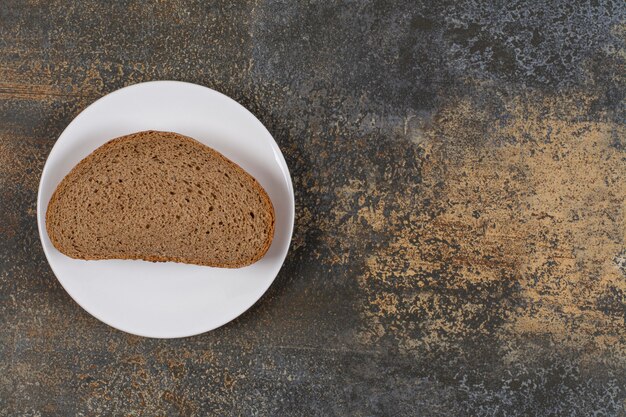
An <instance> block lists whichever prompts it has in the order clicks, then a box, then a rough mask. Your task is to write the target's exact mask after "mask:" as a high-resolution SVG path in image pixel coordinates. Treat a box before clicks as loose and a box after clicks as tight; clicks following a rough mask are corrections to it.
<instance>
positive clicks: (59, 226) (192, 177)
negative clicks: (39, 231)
mask: <svg viewBox="0 0 626 417" xmlns="http://www.w3.org/2000/svg"><path fill="white" fill-rule="evenodd" d="M46 230H47V231H48V236H49V237H50V240H51V242H52V244H53V245H54V246H55V247H56V248H57V249H58V250H59V251H61V252H62V253H64V254H65V255H67V256H70V257H72V258H78V259H143V260H147V261H174V262H184V263H190V264H197V265H208V266H216V267H226V268H237V267H242V266H246V265H250V264H252V263H254V262H256V261H257V260H259V259H261V258H262V257H263V255H265V253H266V252H267V250H268V249H269V247H270V244H271V242H272V238H273V236H274V208H273V206H272V202H271V201H270V199H269V197H268V195H267V193H266V192H265V190H264V189H263V187H261V186H260V185H259V183H258V182H257V181H256V180H255V179H254V178H253V177H252V176H250V175H249V174H248V173H247V172H245V171H244V170H243V169H242V168H241V167H240V166H239V165H237V164H235V163H234V162H232V161H230V160H229V159H227V158H226V157H224V156H223V155H222V154H220V153H219V152H217V151H215V150H213V149H211V148H210V147H208V146H205V145H203V144H201V143H200V142H198V141H196V140H194V139H191V138H189V137H186V136H182V135H179V134H177V133H170V132H157V131H146V132H139V133H134V134H132V135H128V136H123V137H120V138H117V139H113V140H111V141H110V142H108V143H106V144H104V145H103V146H101V147H99V148H98V149H96V150H95V151H94V152H93V153H92V154H91V155H89V156H87V157H86V158H85V159H83V160H82V161H81V162H80V163H79V164H78V165H76V167H74V169H72V171H71V172H70V173H69V174H68V175H67V176H66V177H65V178H64V179H63V181H61V183H60V184H59V186H58V187H57V189H56V190H55V192H54V194H53V195H52V198H51V199H50V203H49V204H48V210H47V212H46Z"/></svg>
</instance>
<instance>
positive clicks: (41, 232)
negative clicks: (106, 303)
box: [36, 80, 296, 339]
mask: <svg viewBox="0 0 626 417" xmlns="http://www.w3.org/2000/svg"><path fill="white" fill-rule="evenodd" d="M149 84H150V85H157V84H162V85H163V84H170V85H172V84H173V85H176V84H178V85H184V86H186V87H193V88H198V89H203V90H206V91H207V92H209V93H210V94H217V95H218V96H221V98H223V99H225V100H227V101H230V102H232V103H234V104H235V105H236V106H237V107H238V108H239V109H241V110H243V111H244V112H245V113H248V115H249V116H251V117H252V118H253V119H254V120H256V122H258V124H259V126H260V127H261V128H262V129H263V130H265V132H266V133H267V134H268V135H269V137H270V138H271V139H272V141H271V143H270V145H271V147H272V148H273V150H274V154H275V156H276V157H278V158H279V161H278V162H279V163H280V164H282V165H283V166H284V168H285V173H286V174H287V175H285V176H284V177H285V178H286V183H287V189H288V191H289V199H290V201H289V202H290V206H289V207H290V211H291V222H289V223H288V228H289V233H288V236H289V239H288V244H287V249H286V251H285V254H284V256H283V259H282V260H281V264H280V268H278V270H277V271H276V274H275V275H274V276H273V277H272V279H271V280H268V283H267V285H266V286H265V288H263V290H262V291H261V292H260V295H259V296H258V297H257V298H256V299H254V301H252V302H251V303H250V305H248V306H247V307H245V308H243V309H242V310H241V311H239V312H238V313H236V314H234V315H233V316H232V317H230V316H229V317H227V318H226V319H225V320H223V321H220V322H219V323H218V324H217V325H212V326H208V327H207V328H206V329H203V330H199V331H195V332H193V333H190V334H180V335H174V336H166V335H151V334H145V333H142V332H140V331H139V332H138V331H135V330H131V329H127V328H124V326H119V325H115V324H112V323H111V322H109V321H108V320H106V319H103V318H102V317H99V315H98V314H94V313H93V312H92V311H91V310H90V309H89V308H88V307H86V306H85V305H84V304H83V303H81V302H80V301H78V299H77V298H76V297H75V296H74V295H73V294H72V292H71V291H70V290H68V288H67V287H66V286H65V285H64V284H63V282H62V280H61V279H60V278H59V275H58V273H57V271H56V270H55V268H54V266H53V265H52V263H51V262H50V257H49V254H48V249H47V248H46V245H45V243H44V233H46V234H47V231H45V230H44V225H43V218H42V210H45V208H44V207H42V205H43V204H42V188H43V185H44V179H45V178H46V176H47V175H46V173H47V171H48V170H49V169H50V158H51V156H52V155H53V154H54V153H55V149H57V146H58V144H59V141H60V140H61V139H62V138H63V136H64V135H65V134H66V133H67V131H68V129H69V128H70V127H71V126H72V125H73V124H74V123H75V122H76V121H77V120H79V119H80V118H81V117H83V116H84V114H85V112H86V111H87V110H89V109H90V108H92V107H93V106H95V105H96V104H97V103H99V102H100V101H102V100H104V99H105V98H109V97H111V96H113V95H118V94H119V93H121V92H122V91H128V90H132V89H135V88H141V87H144V86H146V85H149ZM95 149H97V147H96V148H94V150H95ZM91 152H93V150H92V151H91ZM91 152H90V153H91ZM57 186H58V184H57ZM36 212H37V230H38V232H39V242H40V243H41V247H42V249H43V252H44V255H45V257H46V262H47V263H48V265H49V266H50V269H51V270H52V273H53V274H54V276H55V278H56V279H57V281H58V282H59V284H61V287H62V288H63V289H64V290H65V292H66V293H67V294H68V295H69V296H70V298H71V299H72V300H73V301H74V302H75V303H76V304H78V305H79V306H80V307H81V308H82V309H83V310H85V311H86V312H87V313H88V314H89V315H91V316H92V317H94V318H96V319H97V320H99V321H101V322H102V323H104V324H106V325H108V326H110V327H112V328H114V329H116V330H118V331H122V332H124V333H128V334H131V335H135V336H140V337H146V338H151V339H181V338H186V337H193V336H197V335H201V334H204V333H208V332H210V331H213V330H215V329H218V328H220V327H222V326H224V325H226V324H228V323H230V322H231V321H233V320H235V319H237V318H238V317H240V316H242V315H243V314H244V313H246V312H247V311H248V310H250V309H251V308H252V307H253V306H254V305H255V304H256V303H257V302H258V301H259V300H260V299H261V298H262V297H263V296H264V295H265V294H266V293H267V290H268V289H269V287H270V286H271V285H272V284H273V283H274V281H275V280H276V277H277V276H278V274H279V273H280V271H281V270H282V267H283V266H284V264H285V260H286V259H287V255H288V254H289V251H290V249H291V245H292V242H293V229H294V226H295V217H296V216H295V214H296V213H295V193H294V189H293V181H292V179H291V171H290V169H289V165H288V164H287V161H286V160H285V156H284V155H283V153H282V151H281V149H280V147H279V146H278V143H277V142H276V139H274V136H273V135H272V134H271V132H270V131H269V130H268V129H267V127H266V126H265V125H264V124H263V122H261V121H260V120H259V118H258V117H256V115H255V114H254V113H252V112H251V111H250V110H248V109H247V108H246V107H245V106H243V105H242V104H241V103H239V102H238V101H237V100H235V99H233V98H231V97H229V96H227V95H226V94H224V93H222V92H220V91H217V90H214V89H213V88H210V87H207V86H204V85H200V84H196V83H191V82H187V81H178V80H151V81H144V82H140V83H135V84H130V85H127V86H124V87H122V88H119V89H117V90H114V91H111V92H110V93H107V94H105V95H103V96H102V97H99V98H98V99H96V100H95V101H93V102H91V103H90V104H89V105H87V106H86V107H85V108H83V109H82V110H81V111H80V112H79V113H78V114H77V115H76V116H75V117H74V118H73V119H72V120H71V121H70V122H69V123H68V124H67V126H65V128H64V129H63V131H62V132H61V134H60V135H59V136H58V137H57V139H56V140H55V142H54V145H52V148H51V149H50V152H49V153H48V156H47V157H46V162H45V163H44V166H43V169H42V170H41V177H40V179H39V186H38V189H37V210H36Z"/></svg>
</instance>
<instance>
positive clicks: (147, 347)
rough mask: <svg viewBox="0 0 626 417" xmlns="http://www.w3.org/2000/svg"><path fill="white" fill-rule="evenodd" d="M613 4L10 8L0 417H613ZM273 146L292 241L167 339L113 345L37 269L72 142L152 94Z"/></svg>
mask: <svg viewBox="0 0 626 417" xmlns="http://www.w3.org/2000/svg"><path fill="white" fill-rule="evenodd" d="M625 41H626V4H625V3H624V2H623V1H610V0H590V1H570V0H563V1H545V0H541V1H527V2H523V1H503V2H477V1H476V2H473V1H445V2H444V1H441V2H440V1H432V2H431V1H417V2H413V1H373V0H371V1H363V2H358V1H350V2H341V3H335V2H327V1H314V2H297V3H296V2H284V3H283V2H275V1H250V2H247V1H242V2H239V1H236V2H232V1H224V2H207V3H204V2H192V3H187V2H183V1H172V2H158V3H156V4H152V5H148V4H144V2H141V1H137V2H130V1H111V2H108V1H107V2H104V1H103V2H96V1H85V2H76V3H71V2H59V1H37V0H31V1H26V0H4V1H2V2H0V416H74V415H79V416H99V415H114V416H139V415H145V416H176V415H180V416H191V415H197V416H239V415H241V416H288V415H295V416H318V415H319V416H625V415H626V410H625V408H626V323H625V320H626V275H625V274H626V272H625V268H626V245H625V238H624V235H625V233H626V232H625V230H626V229H625V203H624V200H625V198H626V160H625V157H626V155H625V149H626V127H625V123H624V121H625V120H626V106H625V100H624V95H625V92H626V76H625V74H626V66H625V62H626V46H625ZM158 79H174V80H184V81H190V82H194V83H199V84H203V85H206V86H208V87H211V88H214V89H216V90H219V91H222V92H224V93H225V94H227V95H229V96H231V97H233V98H234V99H236V100H238V101H239V102H241V103H242V104H243V105H244V106H246V107H248V108H249V109H250V110H251V111H252V112H253V113H254V114H256V115H257V117H258V118H259V119H260V120H261V121H262V122H263V123H264V124H265V125H266V126H267V127H268V129H269V130H270V131H271V132H272V134H273V135H274V137H275V138H276V140H277V142H278V143H279V145H280V147H281V149H282V151H283V153H284V154H285V158H286V160H287V163H288V164H289V167H290V169H291V173H292V176H293V181H294V186H295V190H296V212H297V219H296V228H295V234H294V239H293V243H292V247H291V250H290V253H289V256H288V257H287V261H286V263H285V265H284V267H283V269H282V271H281V273H280V275H279V276H278V278H277V279H276V281H275V283H274V285H273V286H272V287H271V289H270V290H269V292H268V293H267V294H266V296H265V297H263V298H262V300H261V301H260V302H259V303H258V304H257V305H256V306H255V307H254V308H252V309H251V310H250V311H248V312H247V313H245V314H244V315H243V316H242V317H240V318H238V319H237V320H235V321H234V322H232V323H230V324H228V325H226V326H224V327H223V328H220V329H218V330H216V331H213V332H211V333H208V334H204V335H201V336H197V337H193V338H187V339H181V340H151V339H143V338H140V337H134V336H130V335H127V334H124V333H122V332H120V331H117V330H114V329H112V328H110V327H107V326H106V325H104V324H102V323H100V322H99V321H97V320H96V319H94V318H92V317H91V316H89V315H88V314H87V313H86V312H84V311H83V310H82V309H81V308H80V307H79V306H78V305H77V304H76V303H75V302H73V301H72V300H71V299H70V297H69V296H68V295H67V294H66V293H65V291H64V290H63V289H62V288H61V286H60V285H59V283H58V282H57V280H56V279H55V277H54V275H53V274H52V271H51V270H50V268H49V266H48V264H47V262H46V259H45V257H44V254H43V252H42V249H41V246H40V243H39V238H38V235H37V227H36V218H35V212H36V193H37V186H38V181H39V178H40V174H41V170H42V167H43V165H44V162H45V160H46V157H47V155H48V153H49V151H50V149H51V147H52V145H53V144H54V142H55V140H56V139H57V137H58V136H59V134H60V133H61V132H62V131H63V129H64V128H65V126H66V125H67V124H68V123H69V122H70V121H71V120H72V119H73V118H74V117H75V116H76V115H77V114H78V113H79V112H80V111H81V110H82V109H84V108H85V107H86V106H87V105H89V104H90V103H91V102H93V101H94V100H95V99H97V98H98V97H100V96H102V95H104V94H106V93H109V92H111V91H113V90H116V89H118V88H120V87H123V86H126V85H130V84H134V83H138V82H142V81H148V80H158Z"/></svg>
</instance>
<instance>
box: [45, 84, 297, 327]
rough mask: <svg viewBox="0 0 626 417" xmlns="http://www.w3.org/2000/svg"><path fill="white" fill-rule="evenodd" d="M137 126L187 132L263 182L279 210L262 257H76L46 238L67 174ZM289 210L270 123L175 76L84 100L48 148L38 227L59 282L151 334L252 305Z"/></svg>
mask: <svg viewBox="0 0 626 417" xmlns="http://www.w3.org/2000/svg"><path fill="white" fill-rule="evenodd" d="M142 130H163V131H171V132H177V133H180V134H183V135H187V136H190V137H192V138H194V139H196V140H198V141H200V142H202V143H204V144H206V145H209V146H211V147H212V148H214V149H216V150H218V151H219V152H221V153H222V154H224V155H225V156H226V157H228V158H230V159H231V160H232V161H234V162H236V163H237V164H239V165H240V166H241V167H243V168H244V169H245V170H246V171H247V172H249V173H250V174H251V175H252V176H253V177H255V178H256V179H257V180H258V181H259V182H260V183H261V185H262V186H263V188H265V190H266V191H267V193H268V194H269V196H270V198H271V200H272V203H273V204H274V210H275V213H276V230H275V235H274V240H273V242H272V246H271V247H270V249H269V251H268V252H267V254H266V255H265V257H264V258H263V259H261V260H260V261H258V262H256V263H255V264H253V265H251V266H248V267H245V268H239V269H222V268H210V267H205V266H196V265H186V264H180V263H174V262H165V263H152V262H145V261H132V260H105V261H82V260H76V259H72V258H69V257H67V256H65V255H63V254H62V253H60V252H59V251H58V250H57V249H56V248H55V247H54V246H53V245H52V244H51V243H50V239H49V238H48V234H47V232H46V227H45V213H46V208H47V207H48V201H49V200H50V197H51V196H52V193H53V192H54V190H55V188H56V187H57V185H58V184H59V183H60V182H61V180H62V179H63V177H65V175H66V174H68V173H69V172H70V170H71V169H72V168H73V167H74V166H75V165H76V164H77V163H78V162H79V161H80V160H81V159H83V158H84V157H86V156H87V155H89V154H90V153H91V152H92V151H93V150H95V149H96V148H97V147H99V146H100V145H102V144H104V143H105V142H107V141H109V140H110V139H113V138H116V137H118V136H123V135H126V134H129V133H133V132H138V131H142ZM293 220H294V197H293V187H292V185H291V178H290V176H289V170H288V168H287V164H286V163H285V159H284V158H283V155H282V153H281V152H280V149H279V148H278V145H277V144H276V142H275V141H274V139H273V138H272V135H271V134H270V133H269V132H268V131H267V129H265V127H264V126H263V125H262V124H261V122H259V120H258V119H257V118H256V117H254V115H253V114H252V113H250V112H249V111H248V110H246V109H245V108H244V107H242V106H241V105H240V104H238V103H237V102H235V101H234V100H232V99H230V98H229V97H226V96H225V95H223V94H221V93H218V92H216V91H214V90H211V89H209V88H206V87H202V86H199V85H195V84H189V83H183V82H176V81H154V82H147V83H143V84H136V85H133V86H130V87H126V88H122V89H121V90H118V91H115V92H113V93H111V94H109V95H107V96H105V97H103V98H101V99H99V100H98V101H96V102H95V103H93V104H92V105H91V106H89V107H87V108H86V109H85V110H84V111H83V112H82V113H80V114H79V115H78V116H77V117H76V118H75V119H74V120H73V121H72V123H70V124H69V126H68V127H67V128H66V129H65V131H64V132H63V133H62V134H61V136H60V137H59V139H58V140H57V142H56V144H55V145H54V147H53V148H52V151H51V152H50V155H49V156H48V160H47V162H46V165H45V167H44V169H43V174H42V177H41V183H40V185H39V195H38V198H37V222H38V226H39V235H40V236H41V242H42V244H43V249H44V252H45V254H46V257H47V258H48V262H49V263H50V266H51V267H52V270H53V271H54V273H55V275H56V276H57V278H58V279H59V281H60V282H61V285H63V287H64V288H65V290H66V291H67V292H68V293H69V295H70V296H71V297H72V298H73V299H74V300H75V301H76V302H77V303H78V304H79V305H80V306H81V307H83V308H84V309H85V310H87V311H88V312H89V313H90V314H92V315H93V316H94V317H96V318H98V319H100V320H101V321H103V322H105V323H107V324H108V325H110V326H113V327H115V328H117V329H120V330H123V331H125V332H128V333H133V334H136V335H139V336H148V337H160V338H171V337H185V336H192V335H196V334H199V333H203V332H206V331H209V330H212V329H215V328H216V327H219V326H221V325H223V324H225V323H228V322H229V321H231V320H233V319H234V318H236V317H237V316H239V315H240V314H242V313H243V312H244V311H246V310H247V309H248V308H250V307H251V306H252V305H253V304H254V303H255V302H256V301H257V300H258V299H259V298H260V297H261V296H262V295H263V293H264V292H265V291H266V290H267V289H268V287H269V286H270V284H271V283H272V281H274V278H275V277H276V275H277V274H278V271H279V270H280V268H281V266H282V264H283V262H284V260H285V256H286V255H287V250H288V249H289V243H290V240H291V233H292V230H293Z"/></svg>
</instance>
